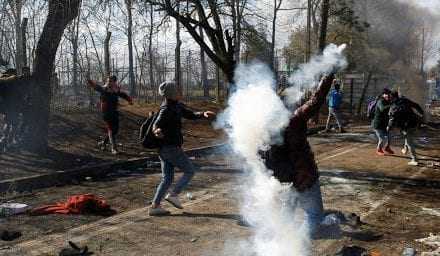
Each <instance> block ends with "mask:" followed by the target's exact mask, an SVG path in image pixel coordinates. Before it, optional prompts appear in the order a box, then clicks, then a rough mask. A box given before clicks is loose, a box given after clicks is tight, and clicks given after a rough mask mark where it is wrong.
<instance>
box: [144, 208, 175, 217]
mask: <svg viewBox="0 0 440 256" xmlns="http://www.w3.org/2000/svg"><path fill="white" fill-rule="evenodd" d="M170 214H171V213H170V211H167V210H165V209H164V208H162V207H160V206H159V207H156V208H152V207H150V208H149V209H148V215H150V216H166V215H170Z"/></svg>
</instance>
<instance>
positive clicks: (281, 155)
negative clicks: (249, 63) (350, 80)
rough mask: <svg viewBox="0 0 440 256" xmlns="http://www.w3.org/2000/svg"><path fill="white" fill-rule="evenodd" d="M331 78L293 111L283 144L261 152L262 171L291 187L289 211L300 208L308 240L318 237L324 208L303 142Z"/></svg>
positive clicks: (311, 159)
mask: <svg viewBox="0 0 440 256" xmlns="http://www.w3.org/2000/svg"><path fill="white" fill-rule="evenodd" d="M333 78H334V74H330V75H328V76H325V77H323V78H322V80H321V82H320V84H319V86H318V88H317V90H316V91H315V92H314V93H313V95H312V96H311V97H310V98H309V100H308V101H306V102H305V103H304V104H302V105H301V106H300V107H299V108H297V109H296V110H295V112H294V114H293V115H292V117H291V119H290V121H289V124H288V126H287V127H286V129H285V130H284V132H283V144H281V145H272V146H271V147H270V149H269V150H267V151H265V152H262V158H263V159H264V161H265V164H266V167H267V168H268V169H270V170H272V171H273V176H274V177H275V178H276V179H278V180H279V181H280V182H281V183H283V184H284V183H285V184H292V193H297V200H296V202H294V203H293V202H292V203H293V204H292V205H291V207H292V208H293V209H295V207H296V206H297V204H298V206H299V207H301V208H302V209H303V210H304V212H305V214H306V224H308V226H309V232H310V235H311V236H316V235H318V233H319V227H320V224H321V222H322V220H323V218H324V207H323V203H322V194H321V188H320V183H319V173H318V166H317V164H316V161H315V157H314V154H313V151H312V149H311V147H310V144H309V142H308V140H307V123H308V121H309V120H310V119H311V118H312V117H313V116H314V115H316V114H317V113H318V111H319V110H320V108H321V106H322V105H323V104H324V103H325V99H326V96H327V94H328V92H329V90H330V88H331V85H332V81H333Z"/></svg>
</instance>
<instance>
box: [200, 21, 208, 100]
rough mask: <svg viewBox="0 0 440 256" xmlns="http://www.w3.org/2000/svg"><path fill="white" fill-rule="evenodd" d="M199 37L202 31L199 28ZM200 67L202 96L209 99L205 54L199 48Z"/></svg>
mask: <svg viewBox="0 0 440 256" xmlns="http://www.w3.org/2000/svg"><path fill="white" fill-rule="evenodd" d="M200 36H201V37H202V39H203V29H202V28H201V27H200ZM200 65H201V73H200V78H201V84H202V88H203V96H204V97H205V98H208V97H209V85H208V72H207V67H206V60H205V52H204V51H203V49H202V48H200Z"/></svg>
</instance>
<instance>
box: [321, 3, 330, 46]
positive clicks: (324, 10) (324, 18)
mask: <svg viewBox="0 0 440 256" xmlns="http://www.w3.org/2000/svg"><path fill="white" fill-rule="evenodd" d="M329 11H330V0H322V6H321V26H320V32H319V41H318V48H319V51H320V52H322V51H324V48H325V45H326V43H327V25H328V16H329Z"/></svg>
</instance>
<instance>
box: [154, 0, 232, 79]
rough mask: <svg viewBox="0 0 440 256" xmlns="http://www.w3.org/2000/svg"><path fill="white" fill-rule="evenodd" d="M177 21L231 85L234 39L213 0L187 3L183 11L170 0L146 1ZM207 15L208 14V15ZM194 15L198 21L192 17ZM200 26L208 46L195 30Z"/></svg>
mask: <svg viewBox="0 0 440 256" xmlns="http://www.w3.org/2000/svg"><path fill="white" fill-rule="evenodd" d="M146 1H147V2H149V3H151V4H153V5H156V6H158V7H159V9H160V10H163V11H165V12H166V13H167V14H168V15H169V16H171V17H174V18H175V19H177V20H178V21H179V22H180V23H181V24H182V25H183V26H184V27H185V28H186V29H187V31H188V33H189V34H190V35H191V36H192V37H193V39H194V40H195V41H196V42H197V43H198V44H199V45H200V47H201V48H202V49H203V50H204V51H205V53H206V54H207V55H208V56H209V58H211V60H212V61H213V62H214V63H215V64H216V65H218V66H219V67H220V68H221V69H222V70H223V73H224V74H225V78H226V81H228V82H229V83H231V82H232V81H233V77H234V69H235V65H236V61H235V59H234V52H235V50H234V40H233V37H232V35H231V33H230V32H229V30H228V29H224V27H225V25H224V24H223V23H222V17H221V7H220V6H219V4H218V2H217V1H216V0H207V1H201V0H195V1H191V2H190V3H189V4H188V8H186V10H185V11H183V12H180V11H179V10H178V4H176V2H172V1H171V0H146ZM208 12H209V13H208ZM192 13H197V16H198V19H197V18H193V17H192V15H191V14H192ZM199 26H200V27H202V29H203V31H204V32H205V35H206V36H207V38H208V40H209V43H208V42H206V41H205V40H204V38H202V37H201V36H200V33H199V29H198V27H199Z"/></svg>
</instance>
